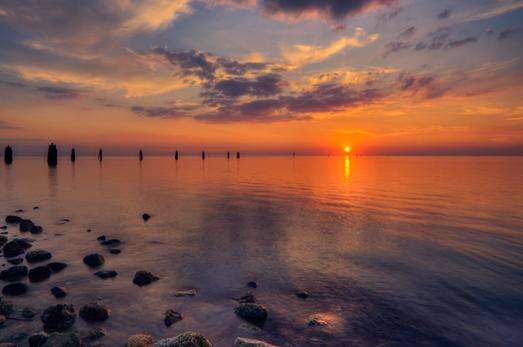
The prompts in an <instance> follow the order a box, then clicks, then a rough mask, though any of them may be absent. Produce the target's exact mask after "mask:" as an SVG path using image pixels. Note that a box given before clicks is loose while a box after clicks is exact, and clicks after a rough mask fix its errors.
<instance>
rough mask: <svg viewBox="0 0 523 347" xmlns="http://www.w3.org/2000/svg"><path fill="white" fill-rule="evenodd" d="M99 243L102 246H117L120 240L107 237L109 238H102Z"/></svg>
mask: <svg viewBox="0 0 523 347" xmlns="http://www.w3.org/2000/svg"><path fill="white" fill-rule="evenodd" d="M100 243H101V244H102V245H104V246H118V245H119V244H120V243H122V241H120V240H118V239H109V240H104V241H102V242H100Z"/></svg>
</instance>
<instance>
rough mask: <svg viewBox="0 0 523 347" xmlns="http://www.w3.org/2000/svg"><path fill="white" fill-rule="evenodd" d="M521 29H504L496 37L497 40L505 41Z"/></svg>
mask: <svg viewBox="0 0 523 347" xmlns="http://www.w3.org/2000/svg"><path fill="white" fill-rule="evenodd" d="M521 30H522V28H506V29H505V30H502V31H500V33H499V35H498V39H499V40H505V39H508V38H509V37H511V36H513V35H514V34H517V33H519V32H521Z"/></svg>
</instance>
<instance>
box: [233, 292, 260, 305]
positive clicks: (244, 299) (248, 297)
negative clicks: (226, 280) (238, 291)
mask: <svg viewBox="0 0 523 347" xmlns="http://www.w3.org/2000/svg"><path fill="white" fill-rule="evenodd" d="M236 301H238V302H239V303H240V304H245V303H253V302H256V297H255V296H254V294H252V293H250V292H249V293H246V294H245V295H242V296H240V297H239V298H236Z"/></svg>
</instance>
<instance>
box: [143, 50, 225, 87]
mask: <svg viewBox="0 0 523 347" xmlns="http://www.w3.org/2000/svg"><path fill="white" fill-rule="evenodd" d="M151 53H153V54H158V55H161V56H163V57H165V58H166V59H167V60H168V61H169V62H170V63H171V64H173V65H176V66H178V67H180V68H181V70H182V73H183V74H184V75H196V76H198V77H200V78H202V79H204V80H212V79H214V73H215V71H216V65H215V64H214V63H213V62H212V61H211V60H210V55H209V54H208V53H202V52H199V51H197V50H190V51H176V52H171V51H168V50H167V49H165V48H156V49H153V50H152V51H151Z"/></svg>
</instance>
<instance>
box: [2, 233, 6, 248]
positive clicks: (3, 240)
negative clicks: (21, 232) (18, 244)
mask: <svg viewBox="0 0 523 347" xmlns="http://www.w3.org/2000/svg"><path fill="white" fill-rule="evenodd" d="M6 242H7V236H3V235H0V247H2V246H3V245H4V244H5V243H6Z"/></svg>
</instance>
